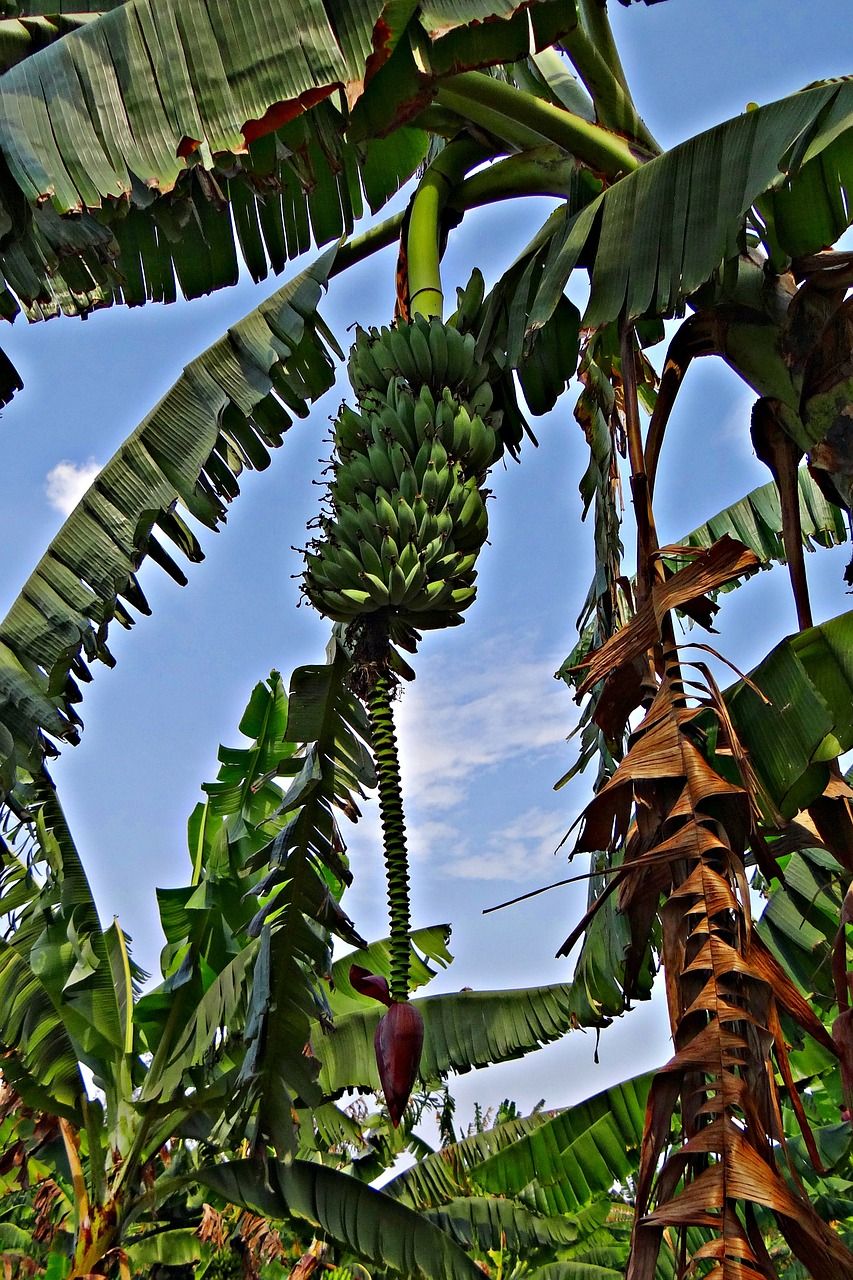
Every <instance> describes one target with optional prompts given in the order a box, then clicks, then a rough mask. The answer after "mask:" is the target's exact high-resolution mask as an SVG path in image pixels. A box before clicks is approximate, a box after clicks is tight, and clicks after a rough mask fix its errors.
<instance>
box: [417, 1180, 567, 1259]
mask: <svg viewBox="0 0 853 1280" xmlns="http://www.w3.org/2000/svg"><path fill="white" fill-rule="evenodd" d="M424 1217H425V1218H426V1220H427V1221H428V1222H434V1223H435V1225H436V1226H438V1227H441V1229H442V1231H446V1232H447V1234H448V1235H449V1236H451V1238H452V1239H454V1240H455V1241H456V1243H457V1244H459V1245H461V1246H462V1248H463V1249H476V1250H479V1251H481V1252H484V1251H486V1250H488V1249H500V1248H501V1246H502V1245H503V1247H504V1248H506V1249H509V1250H511V1251H512V1252H513V1253H520V1254H522V1255H523V1256H524V1257H530V1256H531V1255H534V1254H536V1253H540V1252H541V1251H543V1250H546V1249H547V1250H549V1251H550V1250H552V1249H554V1248H558V1247H559V1246H560V1245H566V1244H571V1243H572V1241H574V1240H575V1239H576V1238H577V1233H578V1229H577V1227H576V1225H575V1223H574V1222H573V1221H572V1219H571V1218H569V1217H567V1216H559V1217H557V1216H555V1217H547V1216H545V1215H543V1214H539V1213H536V1212H534V1211H533V1210H531V1209H530V1208H529V1207H528V1206H526V1205H521V1204H517V1203H516V1202H515V1201H513V1200H511V1199H507V1198H505V1197H501V1198H492V1197H489V1196H477V1195H468V1196H465V1197H462V1198H460V1199H458V1200H449V1201H447V1203H446V1204H442V1205H441V1206H440V1207H439V1208H435V1209H427V1210H425V1211H424Z"/></svg>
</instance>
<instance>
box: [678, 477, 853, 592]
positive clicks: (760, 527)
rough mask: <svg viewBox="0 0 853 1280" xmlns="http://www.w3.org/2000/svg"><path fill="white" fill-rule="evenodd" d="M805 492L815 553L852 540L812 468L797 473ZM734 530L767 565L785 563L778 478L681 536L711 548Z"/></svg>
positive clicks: (803, 506) (803, 509)
mask: <svg viewBox="0 0 853 1280" xmlns="http://www.w3.org/2000/svg"><path fill="white" fill-rule="evenodd" d="M797 483H798V485H799V496H800V524H801V526H802V534H803V545H804V546H805V548H806V549H807V550H808V551H813V550H814V547H815V544H816V545H817V546H820V547H837V546H840V545H841V543H843V542H846V541H847V524H846V522H845V519H844V513H843V512H842V511H841V509H840V508H839V507H836V506H835V505H834V504H833V503H831V502H827V500H826V498H825V497H824V496H823V494H822V493H821V491H820V489H819V488H818V487H817V485H816V484H815V482H814V480H813V479H812V477H811V475H810V474H809V472H808V470H807V468H806V467H801V468H800V470H799V471H798V472H797ZM726 534H728V535H729V536H730V537H732V538H737V540H738V541H739V542H742V543H743V544H744V546H747V547H749V549H750V551H752V552H753V553H754V554H755V555H756V556H758V559H759V560H760V562H761V565H762V567H769V566H770V565H771V564H773V563H779V564H784V563H785V547H784V544H783V542H782V510H781V507H780V505H779V490H778V489H777V487H776V483H775V481H773V480H771V481H770V483H769V484H764V485H761V487H760V488H758V489H753V490H752V492H751V493H748V494H747V495H746V497H745V498H741V499H740V501H739V502H735V503H733V504H732V505H731V506H730V507H726V508H725V510H723V511H720V512H718V513H717V515H715V516H712V517H711V519H710V520H707V521H706V522H705V523H704V524H702V525H700V526H699V527H698V529H694V530H693V532H692V533H688V534H687V536H686V537H684V538H679V539H678V542H679V544H682V543H683V544H684V545H686V546H688V547H710V546H712V545H713V544H714V543H715V542H716V541H717V540H718V539H719V538H722V537H724V536H725V535H726ZM740 581H742V579H738V580H736V581H734V582H731V583H727V584H726V585H725V586H724V587H722V588H721V589H720V590H721V591H732V590H734V588H735V587H736V586H738V585H739V583H740Z"/></svg>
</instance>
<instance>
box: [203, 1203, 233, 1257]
mask: <svg viewBox="0 0 853 1280" xmlns="http://www.w3.org/2000/svg"><path fill="white" fill-rule="evenodd" d="M195 1233H196V1235H197V1236H198V1238H199V1240H203V1241H204V1243H205V1244H210V1245H212V1246H213V1248H214V1249H224V1248H225V1245H226V1244H227V1242H228V1237H229V1235H230V1234H231V1230H230V1228H229V1226H228V1224H227V1223H226V1221H225V1219H224V1218H223V1216H222V1214H221V1213H218V1212H217V1210H216V1209H214V1208H213V1206H212V1205H209V1204H203V1205H202V1206H201V1222H200V1223H199V1224H198V1226H197V1227H196V1232H195Z"/></svg>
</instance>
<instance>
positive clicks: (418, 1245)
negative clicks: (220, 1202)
mask: <svg viewBox="0 0 853 1280" xmlns="http://www.w3.org/2000/svg"><path fill="white" fill-rule="evenodd" d="M199 1181H200V1182H201V1183H202V1184H203V1185H206V1186H210V1187H213V1188H214V1190H216V1191H217V1192H218V1193H219V1194H220V1195H224V1196H225V1197H226V1198H227V1199H228V1200H230V1202H231V1203H232V1204H240V1205H244V1206H245V1207H246V1208H248V1209H250V1210H252V1211H253V1212H256V1213H262V1214H263V1215H264V1216H265V1217H271V1218H282V1217H284V1218H286V1217H288V1216H289V1215H291V1214H292V1215H295V1216H296V1217H298V1218H304V1219H305V1220H307V1221H308V1222H310V1223H313V1224H314V1225H315V1226H317V1227H321V1228H322V1229H323V1231H324V1232H326V1233H328V1235H329V1236H331V1237H332V1239H334V1240H337V1241H339V1242H340V1243H342V1244H344V1245H346V1247H347V1248H348V1249H350V1250H352V1252H353V1253H354V1254H355V1255H356V1256H357V1257H361V1258H364V1259H366V1260H367V1261H368V1262H370V1263H377V1264H380V1265H382V1266H383V1267H385V1266H388V1267H392V1268H393V1269H394V1270H395V1271H397V1272H399V1273H400V1274H401V1275H404V1276H407V1277H408V1276H410V1277H412V1280H482V1275H483V1273H482V1271H481V1270H480V1268H479V1267H478V1265H477V1264H476V1263H475V1262H474V1261H473V1259H471V1258H469V1257H468V1256H467V1254H465V1253H464V1252H463V1251H462V1249H461V1248H460V1247H459V1245H457V1244H456V1243H455V1242H454V1241H453V1240H451V1239H450V1237H449V1236H448V1235H447V1234H446V1233H445V1232H443V1231H441V1230H439V1229H438V1227H435V1226H433V1224H432V1223H431V1222H428V1221H427V1220H426V1219H425V1218H424V1217H423V1216H422V1215H420V1214H417V1213H414V1212H413V1211H412V1210H411V1209H409V1208H407V1207H406V1206H405V1205H402V1204H399V1203H397V1202H395V1201H393V1200H391V1199H390V1198H389V1197H388V1196H385V1195H383V1194H382V1192H381V1191H375V1190H374V1189H373V1188H372V1187H367V1186H365V1185H364V1183H362V1182H359V1181H358V1180H357V1179H355V1178H352V1177H349V1176H348V1175H347V1174H345V1173H339V1172H338V1171H337V1170H335V1169H329V1168H326V1167H324V1166H323V1165H321V1164H313V1163H310V1162H308V1161H306V1160H294V1161H292V1162H291V1163H290V1164H286V1165H285V1164H276V1165H274V1166H272V1167H271V1168H270V1169H269V1171H268V1172H267V1171H265V1170H264V1169H263V1167H262V1166H261V1165H259V1164H258V1163H256V1162H254V1161H250V1160H235V1161H229V1162H228V1163H225V1164H217V1165H208V1166H206V1167H204V1168H202V1169H201V1170H200V1175H199Z"/></svg>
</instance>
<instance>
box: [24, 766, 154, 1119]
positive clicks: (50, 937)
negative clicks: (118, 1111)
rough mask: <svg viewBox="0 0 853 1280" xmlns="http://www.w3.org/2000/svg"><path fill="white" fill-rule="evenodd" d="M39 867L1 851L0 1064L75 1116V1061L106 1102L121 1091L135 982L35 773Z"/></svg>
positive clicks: (30, 801) (118, 937)
mask: <svg viewBox="0 0 853 1280" xmlns="http://www.w3.org/2000/svg"><path fill="white" fill-rule="evenodd" d="M21 798H22V799H23V800H24V801H25V803H26V805H27V812H28V815H29V827H28V830H29V835H30V838H31V840H32V842H33V845H32V853H31V855H30V856H31V858H32V863H33V867H34V868H35V871H36V873H35V874H33V873H32V869H31V868H30V867H27V866H25V865H24V864H23V863H22V862H21V861H20V860H19V859H18V858H17V857H16V856H15V854H14V853H13V852H12V851H11V850H8V849H5V848H2V849H0V854H1V855H2V863H3V866H2V875H0V883H2V887H3V890H4V892H3V893H2V895H0V912H2V914H3V915H4V916H5V917H6V919H7V921H8V922H9V924H10V928H9V929H8V931H7V934H6V941H5V943H4V952H3V957H2V960H1V961H0V970H2V980H0V986H2V988H3V991H2V1010H3V1013H2V1025H0V1043H2V1045H3V1046H4V1048H5V1049H6V1050H7V1051H8V1053H9V1055H10V1057H9V1058H7V1059H6V1061H4V1068H3V1069H4V1072H5V1073H6V1074H7V1075H8V1077H9V1079H10V1080H13V1081H15V1082H16V1087H17V1088H18V1091H19V1092H20V1093H21V1094H22V1096H24V1097H25V1098H28V1099H29V1098H32V1099H37V1101H34V1102H31V1103H30V1105H38V1106H39V1108H40V1109H47V1110H50V1109H51V1105H50V1101H49V1100H52V1101H53V1103H54V1104H55V1105H54V1109H55V1110H56V1111H57V1113H58V1114H63V1115H70V1114H74V1115H75V1120H76V1118H77V1117H76V1112H72V1111H70V1110H69V1108H72V1107H74V1108H76V1105H77V1102H78V1100H79V1097H80V1092H81V1088H82V1083H81V1078H80V1074H79V1069H78V1063H81V1062H82V1063H85V1064H86V1065H87V1066H88V1067H89V1068H90V1069H91V1070H93V1071H94V1072H95V1075H96V1076H97V1078H98V1080H99V1082H100V1084H101V1087H102V1088H103V1089H104V1090H105V1092H106V1094H107V1098H108V1100H110V1101H112V1100H113V1099H114V1098H115V1097H116V1094H117V1091H119V1090H120V1089H121V1081H120V1076H121V1073H122V1070H123V1065H124V1063H125V1055H127V1054H129V1053H130V1052H131V1050H132V1047H133V1039H132V1028H131V1025H130V1017H131V1010H132V1006H133V999H134V990H135V985H136V983H137V982H138V981H139V979H140V978H142V977H144V975H143V974H141V973H140V971H139V970H138V969H137V968H136V967H135V966H134V965H133V964H132V962H131V960H130V957H129V955H128V953H127V947H126V944H125V940H124V936H123V934H122V933H121V930H120V929H119V926H118V924H117V923H114V924H113V925H111V926H110V928H109V929H107V930H102V928H101V924H100V920H99V918H98V912H97V909H96V907H95V903H94V899H93V897H92V893H91V889H90V887H89V882H88V879H87V877H86V874H85V871H84V870H83V865H82V862H81V860H80V856H79V853H78V851H77V848H76V846H75V844H74V841H73V839H72V837H71V833H70V831H69V829H68V825H67V823H66V820H65V815H64V813H63V811H62V808H61V806H60V803H59V800H58V797H57V796H56V793H55V790H54V788H53V783H52V781H51V779H50V778H49V777H48V775H47V774H46V773H40V774H39V775H37V776H36V777H35V778H34V779H33V780H32V782H31V783H30V785H29V786H28V787H27V788H26V789H25V791H23V792H22V793H21Z"/></svg>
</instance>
